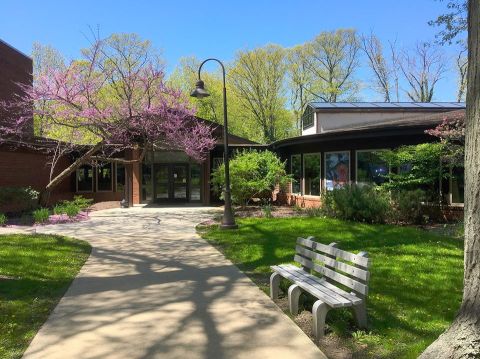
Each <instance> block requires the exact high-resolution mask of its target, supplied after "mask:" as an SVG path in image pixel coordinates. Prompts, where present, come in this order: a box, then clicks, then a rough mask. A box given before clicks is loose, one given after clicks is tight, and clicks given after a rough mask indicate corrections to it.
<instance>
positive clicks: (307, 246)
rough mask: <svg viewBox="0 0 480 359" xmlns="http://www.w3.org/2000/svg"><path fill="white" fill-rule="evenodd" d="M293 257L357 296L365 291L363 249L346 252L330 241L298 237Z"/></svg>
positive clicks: (365, 257)
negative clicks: (320, 241)
mask: <svg viewBox="0 0 480 359" xmlns="http://www.w3.org/2000/svg"><path fill="white" fill-rule="evenodd" d="M295 252H296V254H295V261H296V262H298V263H300V264H301V265H302V267H304V268H305V269H313V270H314V271H315V272H318V273H320V274H322V275H323V276H324V277H326V278H328V279H329V281H330V282H332V281H334V282H336V283H339V284H341V285H343V286H346V287H348V288H350V289H352V290H353V291H354V292H356V293H358V294H359V295H360V296H366V295H367V294H368V280H369V278H370V273H369V271H368V268H369V266H370V259H369V258H368V255H367V253H366V252H360V253H358V254H354V253H350V252H347V251H343V250H341V249H338V248H336V244H335V243H331V244H330V245H326V244H322V243H319V242H315V238H314V237H308V238H298V239H297V246H296V248H295Z"/></svg>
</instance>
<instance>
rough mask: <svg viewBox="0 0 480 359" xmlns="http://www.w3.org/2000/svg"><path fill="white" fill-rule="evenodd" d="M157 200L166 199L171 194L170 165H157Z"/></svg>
mask: <svg viewBox="0 0 480 359" xmlns="http://www.w3.org/2000/svg"><path fill="white" fill-rule="evenodd" d="M154 172H155V175H154V176H155V177H154V178H155V197H154V198H155V201H156V202H157V201H166V200H168V199H169V196H170V193H169V192H170V189H169V188H170V184H169V182H170V179H169V177H170V176H169V169H168V165H155V171H154Z"/></svg>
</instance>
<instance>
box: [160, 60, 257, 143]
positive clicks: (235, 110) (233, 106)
mask: <svg viewBox="0 0 480 359" xmlns="http://www.w3.org/2000/svg"><path fill="white" fill-rule="evenodd" d="M200 63H201V62H200V61H199V60H198V59H197V58H196V57H184V58H182V59H180V63H179V65H178V66H177V67H176V68H175V70H174V71H173V73H172V75H171V76H170V77H169V79H168V81H169V83H170V85H171V86H173V87H175V88H178V89H180V90H182V91H183V92H185V93H187V94H188V93H190V92H191V91H192V89H193V87H194V86H195V82H196V81H197V80H198V67H199V66H200ZM229 75H230V73H229V71H228V69H227V78H228V77H229ZM202 79H203V81H204V82H205V88H206V89H207V90H208V92H209V93H210V96H208V97H205V98H202V99H198V98H195V97H189V101H190V102H191V103H192V105H194V106H195V107H196V108H197V116H199V117H201V118H204V119H206V120H209V121H212V122H215V123H218V124H223V79H222V74H221V72H220V70H217V71H213V72H211V71H207V70H206V69H205V68H203V69H202ZM227 101H228V106H227V111H228V114H227V115H228V130H229V132H230V133H232V134H234V135H237V136H241V137H245V138H248V139H250V140H252V141H257V142H261V141H262V139H263V137H262V135H261V131H258V128H256V126H255V123H254V120H253V119H252V118H251V116H249V115H248V113H245V111H244V109H243V106H242V104H241V102H240V99H239V98H238V96H237V95H236V93H235V92H234V91H233V90H232V88H231V86H230V84H229V83H228V82H227Z"/></svg>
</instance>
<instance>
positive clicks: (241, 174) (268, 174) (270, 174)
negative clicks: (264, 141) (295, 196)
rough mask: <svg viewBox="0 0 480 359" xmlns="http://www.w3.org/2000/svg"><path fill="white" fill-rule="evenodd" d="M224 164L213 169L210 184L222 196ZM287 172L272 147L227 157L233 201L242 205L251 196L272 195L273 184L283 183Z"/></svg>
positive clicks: (285, 181) (287, 179) (286, 180)
mask: <svg viewBox="0 0 480 359" xmlns="http://www.w3.org/2000/svg"><path fill="white" fill-rule="evenodd" d="M224 173H225V166H224V165H223V164H222V165H221V166H219V167H218V168H217V169H216V170H215V171H214V172H213V173H212V185H213V188H214V190H215V191H216V192H217V193H221V194H222V196H223V193H222V192H223V189H224V186H225V176H224ZM289 181H290V176H289V175H287V173H286V171H285V163H283V162H282V161H280V159H279V158H278V157H277V155H275V154H274V153H273V152H271V151H254V150H250V151H243V152H238V153H237V154H236V155H235V157H234V158H232V160H231V161H230V182H231V185H230V187H231V194H232V202H234V203H235V204H241V205H245V204H248V202H249V201H250V200H251V199H252V198H264V199H265V198H271V195H272V192H273V190H274V189H275V186H276V185H277V184H278V185H280V186H285V185H286V184H287V183H288V182H289Z"/></svg>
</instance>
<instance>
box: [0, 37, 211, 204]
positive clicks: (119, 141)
mask: <svg viewBox="0 0 480 359" xmlns="http://www.w3.org/2000/svg"><path fill="white" fill-rule="evenodd" d="M82 54H83V58H82V59H81V60H77V61H73V62H72V63H71V64H70V65H69V66H66V67H65V68H64V69H63V68H54V67H48V68H47V69H46V70H45V73H44V74H42V75H41V76H39V77H38V78H36V81H35V83H34V84H33V86H30V85H29V86H24V87H23V89H24V93H25V95H24V96H22V97H20V98H17V99H15V100H13V101H10V102H7V103H2V104H0V111H1V113H2V114H3V115H4V116H0V118H2V121H1V122H0V142H8V143H10V144H18V145H24V146H32V147H35V148H37V149H43V150H50V151H51V152H54V153H55V152H56V150H57V149H58V146H62V151H63V150H64V151H63V152H62V153H67V152H72V153H73V152H75V153H80V154H81V155H79V156H78V157H77V159H76V160H75V161H74V162H73V163H72V164H71V165H70V166H69V167H68V168H66V169H64V170H61V171H60V172H59V171H53V170H52V171H51V172H52V173H56V174H55V175H54V176H53V178H52V179H51V180H50V182H49V183H48V184H47V186H46V188H45V190H44V193H43V196H42V198H48V194H49V193H50V191H51V190H52V189H53V188H55V187H56V186H57V185H58V184H59V183H60V182H62V181H63V180H64V179H65V178H67V177H68V176H69V175H70V174H71V173H73V172H74V171H75V170H76V169H77V168H78V167H79V166H81V165H83V164H84V163H88V162H95V161H116V162H124V163H128V164H131V162H132V161H129V160H125V159H122V158H116V157H115V158H114V157H113V155H114V154H116V153H117V154H118V152H119V151H122V150H126V149H133V148H142V149H143V154H144V153H145V150H146V149H149V148H152V147H160V148H164V149H179V150H183V151H185V152H186V153H187V154H188V155H190V156H192V157H193V158H196V159H199V160H200V159H203V158H204V156H205V154H206V152H207V151H208V150H209V149H211V148H212V147H213V145H214V139H213V138H212V134H211V128H210V127H208V126H206V125H204V124H202V123H199V122H196V121H194V119H193V115H194V113H195V111H194V109H193V108H192V106H191V105H190V104H189V103H188V102H187V100H186V99H185V95H184V94H183V93H182V92H180V91H178V90H175V89H172V88H171V87H169V86H167V85H166V83H165V81H164V73H163V67H162V65H161V61H159V59H158V56H157V55H156V53H155V52H153V50H152V48H151V45H150V43H149V42H148V41H144V40H142V39H140V38H139V37H138V36H137V35H135V34H120V35H115V34H114V35H112V36H110V37H108V38H107V39H95V40H94V41H93V43H92V46H91V47H90V48H88V49H85V50H83V51H82ZM32 103H33V104H34V106H33V108H32V106H31V104H32ZM38 103H42V104H46V105H42V106H38ZM33 116H35V117H37V118H38V119H39V121H42V122H43V123H44V128H45V129H46V133H48V135H49V137H51V138H56V139H59V140H60V141H57V142H56V143H57V148H54V147H52V146H51V145H48V144H47V145H45V144H44V143H43V142H40V143H39V142H37V141H32V139H31V138H29V136H28V133H29V132H28V131H26V129H28V128H29V126H31V121H32V117H33ZM52 155H53V154H52ZM142 156H143V155H142ZM141 159H142V157H140V159H136V160H134V161H140V160H141ZM55 164H56V162H55V161H52V162H51V165H52V166H54V165H55Z"/></svg>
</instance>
